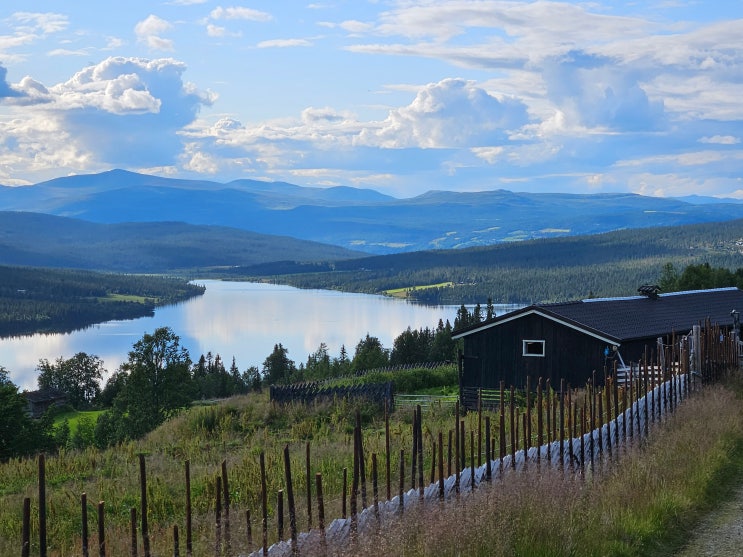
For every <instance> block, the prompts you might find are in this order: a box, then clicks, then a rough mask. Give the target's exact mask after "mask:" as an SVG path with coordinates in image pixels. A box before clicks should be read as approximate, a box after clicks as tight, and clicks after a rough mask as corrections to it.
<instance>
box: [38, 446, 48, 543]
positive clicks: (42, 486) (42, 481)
mask: <svg viewBox="0 0 743 557" xmlns="http://www.w3.org/2000/svg"><path fill="white" fill-rule="evenodd" d="M46 545H47V541H46V456H45V455H44V453H41V454H40V455H39V556H40V557H46V551H47V547H46Z"/></svg>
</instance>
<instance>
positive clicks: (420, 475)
mask: <svg viewBox="0 0 743 557" xmlns="http://www.w3.org/2000/svg"><path fill="white" fill-rule="evenodd" d="M416 412H417V413H418V420H417V422H418V489H419V491H420V496H421V499H422V498H423V490H424V488H425V486H424V485H423V416H422V414H421V405H420V404H418V405H417V406H416Z"/></svg>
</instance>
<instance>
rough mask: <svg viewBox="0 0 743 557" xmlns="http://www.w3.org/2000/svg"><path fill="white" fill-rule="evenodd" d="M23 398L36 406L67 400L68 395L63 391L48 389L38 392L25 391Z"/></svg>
mask: <svg viewBox="0 0 743 557" xmlns="http://www.w3.org/2000/svg"><path fill="white" fill-rule="evenodd" d="M23 396H24V397H26V400H28V401H29V402H31V403H34V404H38V403H39V402H48V401H54V400H61V399H65V398H67V395H66V394H65V393H64V392H63V391H60V390H59V389H55V388H54V387H46V388H45V389H39V390H38V391H24V392H23Z"/></svg>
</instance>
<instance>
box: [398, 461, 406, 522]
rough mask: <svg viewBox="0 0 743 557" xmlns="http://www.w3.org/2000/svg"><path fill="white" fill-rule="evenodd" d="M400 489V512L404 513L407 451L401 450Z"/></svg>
mask: <svg viewBox="0 0 743 557" xmlns="http://www.w3.org/2000/svg"><path fill="white" fill-rule="evenodd" d="M398 488H399V491H400V493H399V497H400V501H399V502H400V506H399V510H400V512H401V513H402V512H403V510H404V509H405V449H400V485H399V486H398Z"/></svg>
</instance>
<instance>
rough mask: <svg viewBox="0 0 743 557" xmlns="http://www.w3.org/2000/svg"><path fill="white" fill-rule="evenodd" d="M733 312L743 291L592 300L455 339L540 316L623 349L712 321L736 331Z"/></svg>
mask: <svg viewBox="0 0 743 557" xmlns="http://www.w3.org/2000/svg"><path fill="white" fill-rule="evenodd" d="M732 310H738V311H741V312H743V291H742V290H740V289H738V288H734V287H731V288H715V289H710V290H689V291H684V292H671V293H668V294H660V295H658V296H657V297H655V298H653V297H648V296H630V297H625V298H592V299H587V300H578V301H573V302H563V303H556V304H538V305H533V306H529V307H526V308H522V309H519V310H516V311H513V312H509V313H506V314H503V315H500V316H497V317H495V318H493V319H490V320H489V321H485V322H482V323H478V324H476V325H473V326H471V327H468V328H466V329H462V330H460V331H458V332H456V333H455V334H454V335H453V338H455V339H457V338H463V337H466V336H469V335H471V334H474V333H477V332H479V331H482V330H485V329H489V328H491V327H497V326H498V325H500V324H502V323H506V322H508V321H511V320H513V319H518V318H520V317H522V316H525V315H527V314H533V313H538V314H540V315H542V316H544V317H546V318H548V319H552V320H554V321H558V322H561V323H562V324H564V325H567V326H570V327H572V328H576V329H579V330H581V331H583V332H584V333H586V334H589V335H591V336H596V337H598V338H602V339H604V340H612V341H616V342H618V343H621V342H626V341H631V340H637V339H643V338H654V337H658V336H662V335H667V334H670V333H673V332H677V333H680V334H685V333H686V332H688V331H689V330H690V329H691V327H692V326H693V325H696V324H699V323H702V322H704V321H705V320H707V319H709V320H710V322H711V323H712V324H716V325H720V326H732V325H733V316H732V314H731V311H732Z"/></svg>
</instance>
